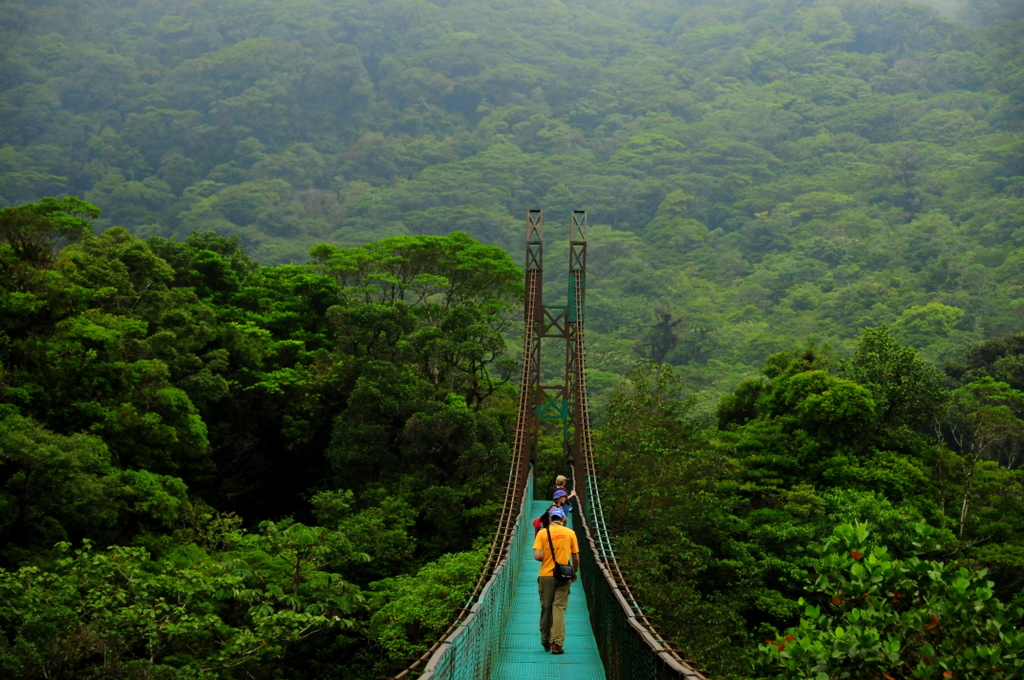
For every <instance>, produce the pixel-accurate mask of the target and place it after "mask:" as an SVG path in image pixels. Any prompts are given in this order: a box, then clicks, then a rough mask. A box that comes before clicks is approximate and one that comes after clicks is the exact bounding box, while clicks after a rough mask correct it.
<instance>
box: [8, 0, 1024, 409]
mask: <svg viewBox="0 0 1024 680" xmlns="http://www.w3.org/2000/svg"><path fill="white" fill-rule="evenodd" d="M938 6H940V7H943V8H944V9H946V10H947V13H950V12H957V13H958V14H959V16H961V17H963V18H964V19H965V20H968V21H969V22H970V23H961V22H959V21H955V20H952V19H950V18H946V17H944V16H942V15H940V14H938V13H936V12H935V11H934V10H932V9H928V8H925V7H922V6H915V5H910V4H902V3H892V2H874V1H871V0H857V1H852V0H849V1H847V0H839V1H837V2H802V1H797V0H776V1H773V2H763V1H754V0H730V1H728V2H696V1H675V2H673V1H664V2H631V3H615V2H604V1H602V2H570V3H562V2H543V1H538V2H516V3H511V2H459V3H451V4H447V3H438V4H433V3H430V2H426V1H425V0H420V1H417V0H388V1H386V2H360V1H357V0H351V1H345V2H337V1H330V0H305V1H295V2H280V1H273V2H271V1H264V0H237V1H232V2H202V3H196V2H174V1H166V2H156V1H150V2H146V1H139V2H119V3H109V2H99V1H96V2H75V3H70V2H68V3H63V2H52V3H7V4H5V5H3V11H2V13H0V16H2V25H3V34H2V36H0V44H2V45H3V47H2V50H3V62H2V63H3V68H2V85H0V87H2V95H0V112H2V120H3V121H4V122H3V124H2V139H0V145H2V146H0V201H2V203H3V204H5V205H16V204H19V203H22V202H25V201H29V200H35V199H36V198H38V197H39V196H42V195H48V194H62V193H68V194H72V195H78V196H82V197H84V198H85V199H86V200H89V201H91V202H93V203H95V204H96V205H98V206H100V207H101V208H102V209H103V211H104V216H103V220H101V222H100V223H99V224H100V226H101V227H102V226H103V225H123V226H126V227H128V228H129V229H130V230H131V231H133V232H134V233H136V234H138V235H140V236H152V235H157V236H173V237H177V238H181V237H184V236H185V235H187V234H188V233H190V232H191V231H193V230H200V231H214V232H216V233H218V234H220V235H224V236H234V235H237V236H239V237H241V240H242V244H243V246H244V247H245V248H246V249H247V250H248V252H249V253H250V254H251V255H253V256H254V257H255V258H257V259H258V260H259V261H261V262H263V263H267V264H273V263H278V262H301V261H305V260H306V259H307V256H308V250H309V248H310V247H311V246H313V245H315V244H317V243H320V242H329V243H333V244H337V245H342V246H345V245H355V244H359V243H364V242H367V241H371V240H376V239H379V238H384V237H388V236H394V235H399V234H445V233H449V232H451V231H453V230H461V231H465V232H467V233H469V234H470V235H472V236H474V237H476V238H479V239H482V240H483V241H485V242H487V243H492V244H497V245H501V246H503V247H506V248H507V249H508V250H509V251H510V252H511V253H512V255H513V257H514V258H515V259H517V260H518V259H519V258H520V254H519V251H520V250H521V245H520V244H521V240H522V235H521V232H522V227H521V223H522V218H523V215H524V213H525V211H526V210H527V209H529V208H534V207H540V208H543V209H544V210H545V213H546V216H547V223H548V240H549V242H550V243H553V244H554V243H556V242H557V241H559V240H560V239H562V238H564V236H565V231H566V227H565V225H566V223H567V219H568V212H569V211H570V210H572V209H575V208H581V209H586V210H587V211H588V212H589V216H590V223H591V224H592V230H591V244H592V245H591V250H592V254H591V258H590V260H591V263H592V270H591V277H590V280H591V282H592V285H591V301H590V311H591V318H592V319H593V323H592V324H591V333H590V342H591V345H592V348H593V350H594V356H593V358H592V360H591V368H592V370H593V375H592V382H593V384H594V387H595V388H597V389H598V390H601V389H603V387H604V386H607V385H609V384H611V383H612V382H614V380H615V375H616V374H620V373H621V372H622V371H623V370H625V368H626V367H627V366H629V365H631V364H632V363H633V362H634V361H636V360H638V359H641V358H654V359H658V360H664V361H668V362H670V363H673V364H676V365H682V366H687V367H688V368H687V369H686V370H687V376H688V380H689V381H690V382H691V384H692V385H693V387H694V388H698V389H699V388H709V387H711V388H713V389H712V391H713V392H716V393H717V392H721V391H722V390H723V389H727V388H728V387H730V386H731V385H733V384H735V382H736V380H738V379H739V377H741V376H743V375H747V374H749V373H750V372H751V371H753V370H756V369H757V368H759V366H760V363H761V361H762V360H763V357H764V356H766V355H767V354H768V353H770V352H772V351H776V350H778V349H781V348H784V347H787V346H789V345H790V344H792V343H793V342H801V341H803V339H804V338H805V337H807V336H808V335H810V336H813V337H815V338H817V339H819V340H823V341H827V342H830V343H832V344H833V345H836V346H838V347H848V346H849V343H850V342H851V341H852V339H853V338H854V337H855V336H856V332H857V328H859V327H861V326H865V325H877V324H880V323H887V324H891V325H892V326H893V328H894V329H895V331H896V333H897V336H898V337H899V338H900V339H901V340H903V341H905V342H909V343H911V344H913V345H914V346H916V347H918V348H921V349H923V350H924V351H925V352H926V354H927V356H929V358H931V359H932V360H935V361H938V360H942V359H948V358H951V357H955V356H956V355H957V354H958V352H961V351H962V350H963V348H964V347H966V346H967V345H968V344H970V343H971V342H976V341H979V340H981V339H984V338H987V337H991V336H994V335H999V334H1002V333H1006V332H1010V331H1016V330H1020V329H1021V328H1022V323H1024V309H1022V304H1024V293H1022V292H1021V288H1020V286H1021V285H1022V284H1024V279H1022V276H1024V259H1022V256H1021V255H1019V254H1018V252H1017V248H1019V246H1021V245H1024V231H1020V230H1021V227H1024V179H1022V176H1024V143H1022V141H1021V138H1020V131H1021V129H1022V120H1021V119H1022V112H1024V108H1022V107H1024V61H1022V59H1024V57H1022V56H1021V45H1022V44H1024V40H1021V35H1022V34H1021V24H1020V21H1021V10H1020V6H1019V5H1018V4H1016V3H1014V2H1011V1H1010V0H1001V1H999V2H981V1H980V0H976V1H973V2H971V3H968V4H967V5H966V6H964V7H959V8H953V7H951V6H950V5H948V4H947V5H942V4H941V3H940V4H939V5H938ZM553 252H555V253H561V252H563V251H561V250H558V249H557V247H554V249H553ZM548 261H549V268H553V267H554V266H555V264H556V263H560V262H561V257H560V256H558V255H549V258H548ZM715 384H717V385H718V387H717V388H714V387H713V386H714V385H715Z"/></svg>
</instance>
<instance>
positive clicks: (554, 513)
mask: <svg viewBox="0 0 1024 680" xmlns="http://www.w3.org/2000/svg"><path fill="white" fill-rule="evenodd" d="M548 516H549V517H561V518H562V519H565V510H562V509H561V508H551V509H550V510H548Z"/></svg>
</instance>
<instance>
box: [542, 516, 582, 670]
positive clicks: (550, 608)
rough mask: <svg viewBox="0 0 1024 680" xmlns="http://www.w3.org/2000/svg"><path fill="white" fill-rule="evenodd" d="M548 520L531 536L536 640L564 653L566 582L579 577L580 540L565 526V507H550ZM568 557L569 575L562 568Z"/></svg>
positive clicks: (547, 647) (564, 566)
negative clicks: (537, 602)
mask: <svg viewBox="0 0 1024 680" xmlns="http://www.w3.org/2000/svg"><path fill="white" fill-rule="evenodd" d="M548 515H549V516H550V521H549V522H548V526H547V527H546V528H545V530H544V531H541V532H539V533H538V534H537V536H536V538H534V540H533V559H535V560H537V561H538V562H540V563H541V564H540V572H539V573H538V576H537V592H538V593H539V594H540V643H541V645H542V646H543V647H544V651H546V652H547V651H550V652H551V653H552V654H564V653H565V650H564V649H563V648H562V645H563V644H564V643H565V611H566V609H568V607H569V586H570V585H571V584H572V583H574V582H575V581H576V579H577V578H579V573H578V572H579V568H580V544H579V542H578V541H577V540H576V532H574V531H573V530H572V529H569V528H567V527H566V526H565V519H566V517H565V510H563V509H562V508H561V507H552V508H551V509H550V510H549V511H548ZM570 560H571V561H572V577H571V578H565V571H566V570H567V567H568V565H569V563H570Z"/></svg>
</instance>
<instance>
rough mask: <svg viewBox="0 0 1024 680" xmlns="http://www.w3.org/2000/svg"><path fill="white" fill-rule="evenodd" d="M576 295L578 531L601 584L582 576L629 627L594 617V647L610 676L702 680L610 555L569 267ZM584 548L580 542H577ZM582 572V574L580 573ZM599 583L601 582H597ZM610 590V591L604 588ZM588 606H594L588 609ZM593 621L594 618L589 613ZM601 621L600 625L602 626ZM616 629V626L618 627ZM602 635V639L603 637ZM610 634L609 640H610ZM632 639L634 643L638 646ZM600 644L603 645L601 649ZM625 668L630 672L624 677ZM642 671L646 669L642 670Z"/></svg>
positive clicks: (579, 289) (579, 306) (579, 309)
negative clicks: (581, 491) (581, 484)
mask: <svg viewBox="0 0 1024 680" xmlns="http://www.w3.org/2000/svg"><path fill="white" fill-rule="evenodd" d="M573 278H574V282H573V283H574V286H575V289H576V290H575V293H576V295H575V297H576V310H575V312H576V319H577V326H576V336H575V343H574V344H575V347H574V352H575V357H574V360H575V362H576V370H577V372H578V376H577V380H576V389H577V390H578V394H575V395H572V396H573V397H574V398H575V399H576V403H577V404H578V408H579V416H578V427H579V428H580V430H581V431H580V432H579V433H577V436H578V442H579V450H580V455H581V458H582V462H583V468H584V474H585V477H586V482H585V483H586V487H585V490H586V502H585V504H584V512H582V513H580V514H581V517H580V519H581V520H582V523H583V530H584V533H585V535H586V541H585V542H581V543H589V545H586V546H585V549H586V552H589V553H591V555H590V557H591V558H592V559H593V561H594V563H595V566H596V567H597V569H598V570H599V571H600V573H601V575H602V577H603V580H604V583H603V584H602V583H600V580H599V579H596V578H593V576H592V575H591V577H590V578H587V579H586V580H587V582H588V583H587V586H586V588H587V590H588V592H590V593H591V597H592V598H593V599H594V600H598V599H600V597H599V595H600V592H599V591H600V590H604V588H607V591H605V593H606V595H605V596H606V597H607V596H608V595H610V596H611V599H613V600H614V601H616V602H617V603H618V605H619V615H620V616H623V617H625V620H626V623H627V624H628V629H631V632H632V635H629V633H628V632H627V633H626V634H625V636H622V635H620V636H618V639H615V636H614V635H613V634H612V631H611V628H610V627H611V626H612V625H613V624H612V622H610V621H604V622H601V621H593V628H594V633H595V636H598V648H599V649H600V650H601V655H602V658H604V661H605V666H606V668H607V670H608V677H609V678H623V677H629V678H634V677H643V676H648V677H651V678H659V679H660V678H685V679H687V680H704V676H702V675H701V674H700V673H698V672H697V671H695V670H694V669H693V668H692V667H691V666H690V665H689V664H688V663H686V661H684V660H683V659H682V657H681V656H680V655H679V653H678V652H677V651H676V650H675V649H673V648H672V646H671V645H670V644H669V643H668V642H667V641H666V640H664V639H663V638H662V637H661V636H660V635H659V634H658V633H657V631H656V630H655V629H654V626H653V625H652V624H651V622H650V621H649V620H648V619H647V617H646V616H645V615H644V613H643V609H642V608H641V607H640V605H639V604H638V603H637V601H636V599H635V598H634V597H633V593H632V590H631V589H630V587H629V584H628V583H627V582H626V578H625V575H624V574H623V573H622V569H621V566H620V565H619V561H618V559H617V558H616V556H615V549H614V546H613V544H612V540H611V535H610V533H609V531H608V527H607V523H606V522H605V519H604V508H603V507H602V504H601V493H600V490H599V487H598V483H597V471H596V468H595V465H594V446H593V440H592V438H591V433H590V403H589V398H588V395H587V387H586V376H585V371H586V342H585V336H584V323H583V321H584V316H583V294H584V290H583V280H582V272H580V271H575V272H573ZM581 547H583V546H581ZM584 575H586V573H584ZM602 586H603V587H602ZM608 591H610V593H609V592H608ZM592 611H593V610H592ZM603 613H604V614H605V615H606V616H609V617H612V616H614V614H612V612H610V611H607V609H605V611H604V612H603ZM591 618H592V620H593V619H595V618H598V617H595V616H594V615H593V614H592V615H591ZM602 624H603V625H602ZM620 630H621V629H620ZM602 634H603V637H604V639H602ZM610 638H611V639H610ZM631 642H635V643H639V645H636V644H633V645H631V644H630V643H631ZM641 645H642V647H644V648H646V658H644V657H645V654H644V651H643V649H642V648H641V649H636V647H637V646H641ZM602 647H603V648H602ZM624 653H625V654H626V656H629V657H631V659H630V661H629V663H628V666H627V668H626V669H624V668H623V665H624V663H623V662H624V659H623V658H622V656H623V654H624ZM624 670H626V671H627V672H628V673H629V675H628V676H624V675H623V671H624ZM642 670H647V671H648V673H643V672H642Z"/></svg>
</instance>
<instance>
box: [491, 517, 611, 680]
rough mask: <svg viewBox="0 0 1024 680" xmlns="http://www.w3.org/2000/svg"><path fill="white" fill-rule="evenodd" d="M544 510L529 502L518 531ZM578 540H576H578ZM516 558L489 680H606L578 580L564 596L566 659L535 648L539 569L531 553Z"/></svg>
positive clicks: (524, 552) (538, 613)
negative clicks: (509, 602)
mask: <svg viewBox="0 0 1024 680" xmlns="http://www.w3.org/2000/svg"><path fill="white" fill-rule="evenodd" d="M549 507H551V503H550V502H549V501H533V503H531V505H530V506H529V513H530V514H528V515H527V517H526V518H525V520H524V525H525V526H524V527H523V529H525V530H526V531H530V532H532V531H533V527H532V526H530V523H531V522H533V518H534V517H537V516H539V515H540V514H541V513H542V512H544V511H545V510H546V509H548V508H549ZM577 538H580V537H579V535H578V534H577ZM581 540H586V539H585V538H581ZM528 545H529V544H528ZM518 558H519V559H520V560H522V571H521V573H520V575H519V582H518V583H517V584H516V586H515V588H516V592H515V601H514V603H513V605H512V613H511V616H510V617H509V622H508V627H507V628H506V629H505V637H504V639H503V640H502V644H501V651H500V652H499V654H498V663H497V665H496V667H495V669H494V673H493V674H492V675H491V680H605V675H604V666H603V665H602V664H601V657H600V656H599V655H598V653H597V643H596V642H595V640H594V632H593V631H592V630H591V629H590V617H589V615H588V613H587V600H586V596H585V595H584V593H583V581H582V579H581V580H578V581H576V583H573V584H572V591H571V594H570V596H569V611H568V612H566V617H565V654H562V655H555V654H549V653H548V652H545V651H544V648H543V647H541V646H540V630H539V628H538V625H539V622H540V602H539V600H538V598H537V569H538V568H539V567H540V563H539V562H537V561H535V560H534V559H533V551H532V550H530V549H529V548H527V549H526V550H524V551H523V554H522V555H520V556H518ZM510 559H511V557H510Z"/></svg>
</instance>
